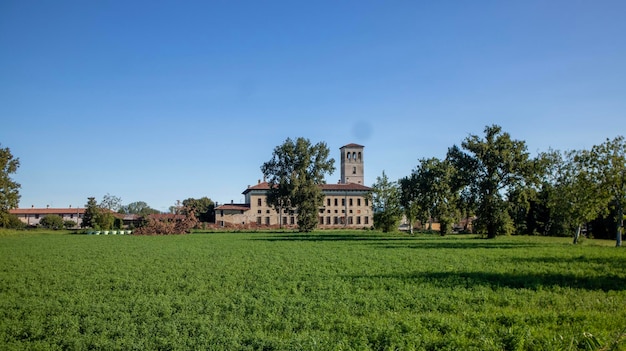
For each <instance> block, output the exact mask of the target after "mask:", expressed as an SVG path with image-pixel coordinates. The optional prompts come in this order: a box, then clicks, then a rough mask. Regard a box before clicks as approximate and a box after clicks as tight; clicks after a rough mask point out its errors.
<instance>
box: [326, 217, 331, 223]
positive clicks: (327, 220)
mask: <svg viewBox="0 0 626 351" xmlns="http://www.w3.org/2000/svg"><path fill="white" fill-rule="evenodd" d="M326 224H328V225H330V216H328V217H326Z"/></svg>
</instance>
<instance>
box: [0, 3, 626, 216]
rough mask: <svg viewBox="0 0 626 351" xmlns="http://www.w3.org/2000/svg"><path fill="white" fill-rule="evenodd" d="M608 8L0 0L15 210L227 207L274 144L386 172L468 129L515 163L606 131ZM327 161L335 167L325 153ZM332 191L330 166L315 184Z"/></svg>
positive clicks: (611, 112) (610, 76)
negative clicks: (353, 148) (115, 204)
mask: <svg viewBox="0 0 626 351" xmlns="http://www.w3.org/2000/svg"><path fill="white" fill-rule="evenodd" d="M625 14H626V1H622V0H619V1H602V0H598V1H575V0H565V1H545V0H537V1H536V0H523V1H499V0H498V1H413V0H412V1H361V0H359V1H82V0H81V1H78V0H77V1H64V0H55V1H18V0H15V1H14V0H4V1H1V2H0V121H1V123H0V143H1V144H2V147H9V148H11V150H12V152H13V154H14V155H15V156H16V157H19V158H20V161H21V167H20V169H19V171H18V173H17V174H16V175H14V176H13V178H14V179H15V180H16V181H18V182H19V183H21V185H22V188H21V195H22V198H21V201H20V207H30V206H31V205H34V206H35V207H44V206H46V205H50V206H54V207H66V206H69V205H72V206H73V207H77V206H81V207H82V206H84V204H85V203H86V201H87V197H88V196H95V197H96V198H97V199H98V200H100V199H101V198H102V196H103V195H105V194H107V193H109V194H111V195H116V196H119V197H121V198H122V202H123V203H124V204H128V203H130V202H134V201H145V202H147V203H148V204H149V205H150V206H152V207H154V208H156V209H158V210H162V211H166V210H167V208H168V207H169V206H171V205H173V204H174V203H175V202H176V200H183V199H185V198H189V197H195V198H199V197H202V196H208V197H210V198H211V199H213V200H215V201H218V202H220V203H223V202H228V201H230V200H234V201H235V202H239V201H242V199H243V196H242V195H241V192H242V191H243V190H244V189H245V188H246V187H247V185H249V184H255V183H256V182H257V180H258V179H259V178H261V177H262V176H261V172H260V166H261V165H262V163H263V162H265V161H267V160H269V159H270V158H271V155H272V151H273V148H274V147H275V146H277V145H279V144H281V143H282V142H283V141H284V140H285V139H286V138H288V137H291V138H297V137H306V138H309V139H310V140H311V141H312V142H314V143H315V142H318V141H324V142H326V143H327V144H328V146H329V148H330V149H331V151H332V153H331V156H332V157H334V158H335V159H338V155H339V148H340V147H341V146H343V145H345V144H348V143H352V142H354V143H359V144H362V145H365V153H364V160H365V162H366V164H365V179H366V184H367V185H371V184H372V183H373V182H374V181H375V180H376V177H377V176H380V175H381V174H382V172H383V170H385V172H386V173H387V174H388V176H389V177H390V178H391V179H393V180H396V179H399V178H401V177H403V176H406V175H409V174H410V172H411V170H412V169H413V168H414V167H415V166H416V165H417V163H418V159H420V158H424V157H444V156H445V153H446V151H447V149H448V147H450V146H452V145H454V144H460V143H461V142H462V140H463V139H464V138H466V137H467V136H468V135H469V134H478V135H482V132H483V129H484V127H485V126H486V125H490V124H498V125H501V126H502V127H503V128H504V130H505V131H506V132H509V133H510V134H511V135H512V137H513V138H515V139H521V140H525V141H526V142H527V145H528V149H529V151H530V152H531V153H533V154H535V153H536V152H538V151H545V150H547V149H548V148H549V147H552V148H554V149H559V150H571V149H581V148H589V147H591V146H592V145H594V144H599V143H602V142H603V141H604V140H605V139H606V138H611V139H612V138H614V137H616V136H617V135H624V134H626V118H625V117H626V113H625V112H626V20H624V16H625ZM337 161H338V160H337ZM338 179H339V171H336V172H335V173H334V174H333V175H331V176H328V177H327V181H328V182H329V183H334V182H336V181H337V180H338Z"/></svg>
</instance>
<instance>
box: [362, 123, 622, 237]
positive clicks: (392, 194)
mask: <svg viewBox="0 0 626 351" xmlns="http://www.w3.org/2000/svg"><path fill="white" fill-rule="evenodd" d="M484 133H485V135H484V137H479V136H477V135H470V136H469V137H467V138H466V139H465V140H464V141H463V142H462V143H461V146H460V147H459V146H457V145H454V146H452V147H450V148H449V149H448V152H447V155H446V158H445V159H437V158H427V159H420V160H419V163H418V165H417V167H416V168H415V169H414V170H413V171H412V172H411V174H410V175H409V176H406V177H404V178H401V179H399V180H398V181H397V182H393V181H390V180H389V179H388V177H387V176H386V175H385V173H384V172H383V174H382V176H380V177H378V178H377V179H376V183H375V184H374V185H373V193H372V197H373V199H372V203H373V206H374V212H375V215H374V223H375V224H376V226H378V227H379V228H381V229H382V230H385V231H389V230H392V229H395V228H396V227H397V224H398V221H399V220H400V217H401V216H402V215H403V214H404V215H405V216H406V218H407V219H408V221H409V224H410V227H411V228H412V227H413V225H412V223H413V221H415V220H417V221H420V222H421V223H427V222H429V221H430V220H431V219H432V218H435V219H436V220H437V221H438V222H439V223H440V230H441V233H442V234H445V233H448V232H449V231H450V230H451V227H452V225H453V224H454V223H457V222H459V220H460V219H462V218H465V219H467V218H473V217H475V220H474V222H473V230H474V231H476V232H479V233H485V234H486V235H487V237H488V238H495V237H496V236H498V235H507V234H512V233H518V234H541V235H563V234H564V233H574V242H577V240H578V237H579V235H580V233H581V231H582V229H583V228H584V227H585V226H586V225H587V224H589V223H593V224H594V234H595V235H596V236H602V233H601V231H600V229H601V228H602V227H603V226H604V225H603V222H607V221H608V222H613V225H614V226H613V228H614V229H613V231H612V232H613V234H614V237H615V238H616V243H617V245H618V246H621V237H622V230H623V218H624V213H623V206H624V203H625V202H626V142H625V141H624V137H622V136H619V137H617V138H615V139H613V140H609V139H607V140H606V141H605V142H604V143H602V144H601V145H596V146H594V147H592V148H591V150H575V151H566V152H560V151H556V150H549V151H547V152H542V153H540V154H539V155H537V156H536V157H534V158H532V157H530V154H529V153H528V151H527V147H526V143H525V142H524V141H521V140H514V139H512V138H511V136H510V135H509V134H508V133H506V132H503V131H502V128H501V127H500V126H497V125H492V126H487V127H485V130H484ZM465 223H468V222H467V221H466V222H465ZM604 227H605V226H604ZM464 229H466V230H467V229H468V228H467V227H466V228H464Z"/></svg>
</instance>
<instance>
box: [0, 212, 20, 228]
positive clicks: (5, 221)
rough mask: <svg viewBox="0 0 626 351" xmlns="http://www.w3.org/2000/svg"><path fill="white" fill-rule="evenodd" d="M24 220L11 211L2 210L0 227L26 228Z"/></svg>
mask: <svg viewBox="0 0 626 351" xmlns="http://www.w3.org/2000/svg"><path fill="white" fill-rule="evenodd" d="M24 226H25V224H24V222H22V221H20V219H19V218H18V217H17V216H16V215H14V214H11V213H8V212H2V211H0V228H7V229H21V228H24Z"/></svg>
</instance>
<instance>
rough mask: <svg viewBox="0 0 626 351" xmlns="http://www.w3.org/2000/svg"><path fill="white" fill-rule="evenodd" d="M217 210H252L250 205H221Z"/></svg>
mask: <svg viewBox="0 0 626 351" xmlns="http://www.w3.org/2000/svg"><path fill="white" fill-rule="evenodd" d="M268 189H269V188H268ZM215 209H216V210H234V211H247V210H249V209H250V204H226V205H219V206H217V207H216V208H215Z"/></svg>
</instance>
